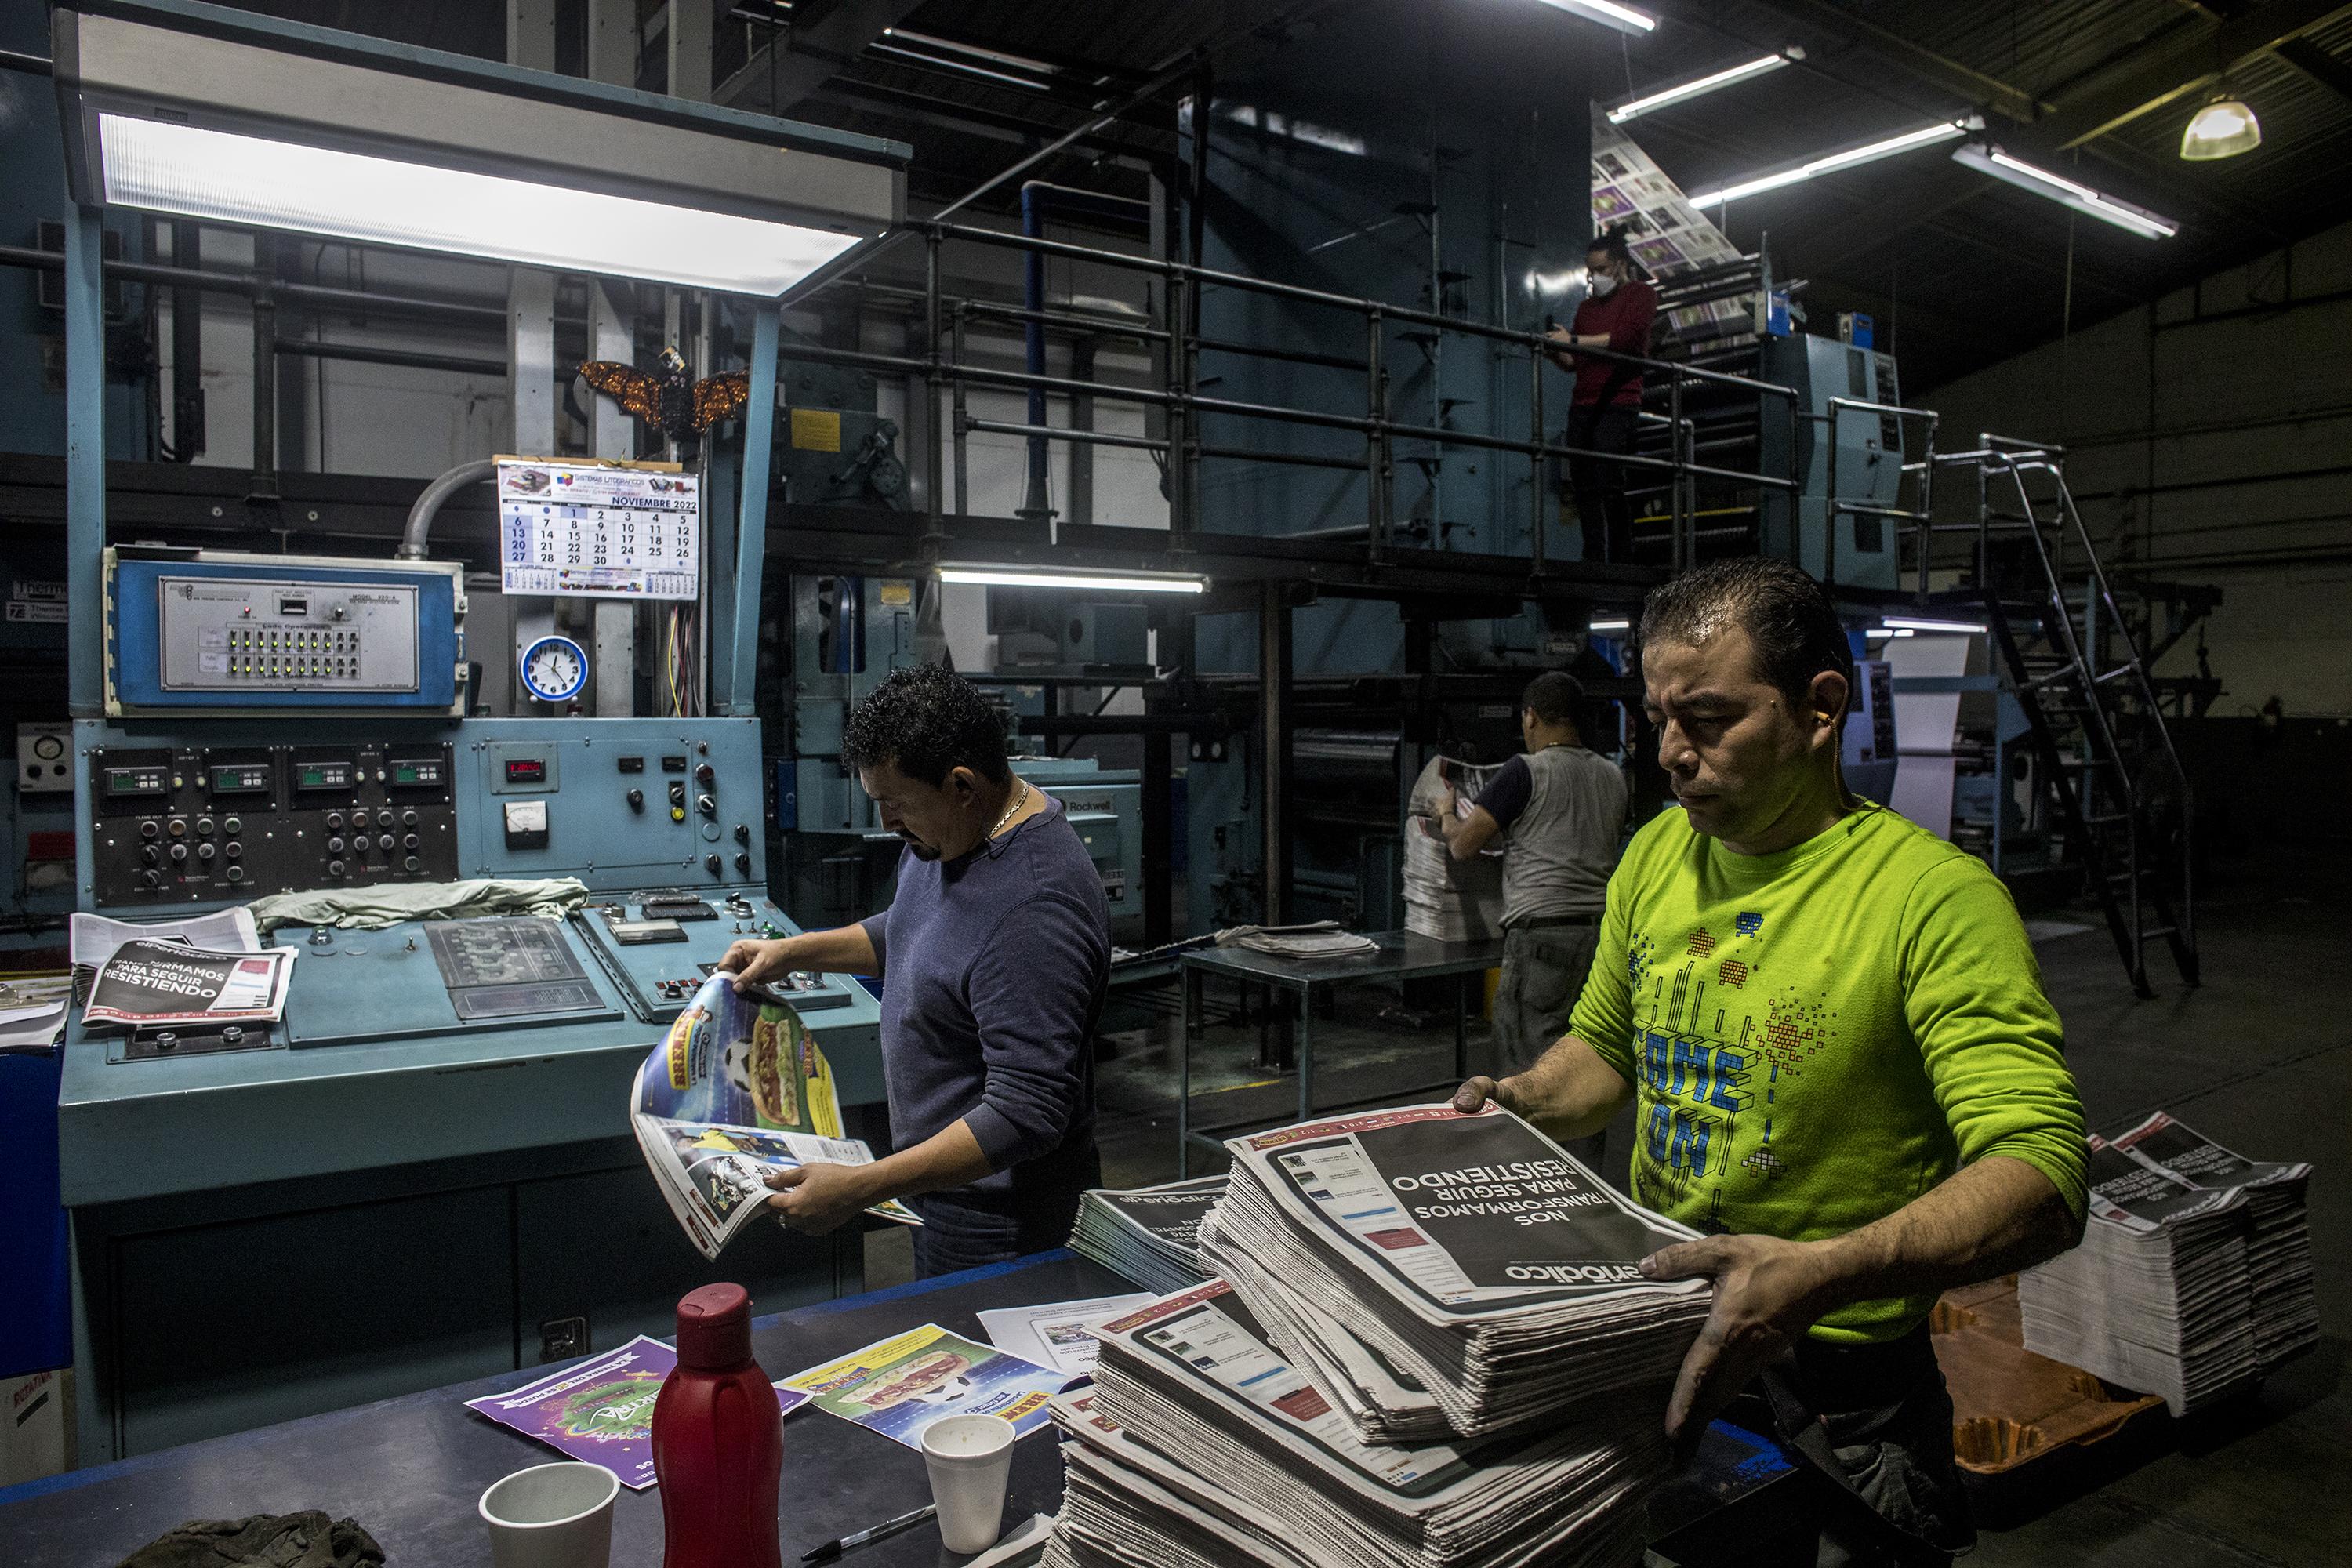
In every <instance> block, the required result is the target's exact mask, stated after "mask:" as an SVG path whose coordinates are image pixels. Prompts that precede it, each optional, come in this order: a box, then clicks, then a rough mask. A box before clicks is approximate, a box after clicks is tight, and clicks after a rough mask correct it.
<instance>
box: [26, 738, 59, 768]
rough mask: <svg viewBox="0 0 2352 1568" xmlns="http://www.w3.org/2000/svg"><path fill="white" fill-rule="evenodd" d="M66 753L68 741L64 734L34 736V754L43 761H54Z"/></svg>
mask: <svg viewBox="0 0 2352 1568" xmlns="http://www.w3.org/2000/svg"><path fill="white" fill-rule="evenodd" d="M65 754H66V742H65V737H64V736H62V735H37V736H35V737H34V739H33V755H35V756H37V757H38V758H40V759H41V761H43V762H45V763H54V762H56V761H57V760H58V758H59V757H62V756H64V755H65Z"/></svg>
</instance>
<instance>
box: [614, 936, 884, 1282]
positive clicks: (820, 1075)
mask: <svg viewBox="0 0 2352 1568" xmlns="http://www.w3.org/2000/svg"><path fill="white" fill-rule="evenodd" d="M629 1125H630V1127H631V1129H632V1130H633V1131H635V1133H636V1137H637V1147H638V1149H639V1150H640V1151H641V1152H643V1153H644V1154H645V1157H646V1164H647V1165H648V1166H650V1167H651V1168H652V1170H653V1173H654V1180H655V1182H656V1184H659V1186H660V1187H661V1190H662V1196H663V1197H665V1198H666V1199H667V1200H668V1202H669V1206H670V1212H671V1213H672V1214H674V1215H677V1223H678V1225H679V1226H681V1227H682V1228H684V1230H685V1231H686V1234H687V1237H688V1239H690V1240H691V1241H693V1243H694V1245H695V1246H697V1247H700V1248H701V1249H702V1255H703V1256H704V1257H705V1258H717V1257H718V1256H719V1253H720V1251H721V1250H723V1249H724V1248H725V1247H726V1246H727V1244H728V1243H729V1242H730V1241H732V1240H734V1239H735V1237H736V1236H737V1235H738V1234H739V1233H740V1232H741V1231H742V1230H743V1229H744V1227H746V1226H749V1225H751V1223H752V1222H753V1221H754V1220H756V1219H758V1218H759V1217H760V1216H761V1215H764V1214H767V1213H768V1212H769V1210H768V1205H767V1203H766V1199H767V1196H768V1186H767V1176H768V1174H769V1173H771V1172H772V1171H791V1170H797V1169H799V1168H800V1167H801V1166H803V1165H809V1164H835V1165H865V1164H870V1163H873V1159H874V1151H873V1150H871V1149H869V1148H867V1147H866V1143H865V1142H864V1141H863V1140H862V1139H856V1138H847V1137H844V1136H843V1135H842V1129H841V1100H840V1097H839V1094H838V1092H837V1091H836V1089H835V1086H834V1080H833V1068H832V1067H831V1066H830V1065H829V1064H827V1062H826V1061H825V1059H824V1051H823V1050H821V1049H820V1048H818V1046H817V1043H816V1039H815V1037H814V1036H812V1035H811V1034H810V1033H809V1032H808V1030H807V1028H806V1027H805V1026H803V1024H802V1023H801V1020H800V1016H799V1015H798V1014H796V1013H794V1012H793V1009H792V1007H791V1006H790V1005H788V1004H786V1003H785V1002H784V1001H782V999H781V998H779V997H777V996H774V995H772V994H769V993H767V992H764V991H761V990H758V989H756V988H755V989H754V990H752V991H751V992H749V993H741V994H739V993H738V992H737V991H736V989H735V977H734V976H733V975H731V974H727V973H719V974H714V975H712V976H711V977H710V978H709V980H707V981H705V982H704V983H703V985H702V989H701V990H700V991H699V992H697V993H696V994H695V998H694V1002H693V1005H690V1006H689V1007H688V1008H687V1010H686V1011H685V1012H684V1013H681V1014H679V1015H678V1017H677V1022H676V1023H674V1024H672V1025H671V1026H670V1027H669V1036H668V1037H667V1038H666V1039H665V1040H663V1042H662V1043H661V1044H660V1045H659V1046H657V1047H655V1048H654V1050H653V1052H652V1053H651V1054H650V1055H648V1056H647V1057H646V1060H645V1065H644V1066H642V1067H640V1068H638V1069H637V1081H636V1084H635V1087H634V1088H633V1089H631V1090H630V1094H629ZM866 1212H867V1213H868V1214H873V1215H879V1216H881V1217H882V1218H884V1219H889V1220H896V1221H898V1223H899V1224H901V1225H920V1224H922V1221H921V1220H920V1219H919V1218H918V1217H916V1215H915V1214H914V1213H913V1211H912V1210H910V1209H908V1208H907V1207H906V1206H905V1205H901V1204H899V1203H897V1202H895V1201H894V1202H891V1203H886V1204H879V1205H876V1206H875V1207H873V1208H871V1209H868V1210H867V1211H866Z"/></svg>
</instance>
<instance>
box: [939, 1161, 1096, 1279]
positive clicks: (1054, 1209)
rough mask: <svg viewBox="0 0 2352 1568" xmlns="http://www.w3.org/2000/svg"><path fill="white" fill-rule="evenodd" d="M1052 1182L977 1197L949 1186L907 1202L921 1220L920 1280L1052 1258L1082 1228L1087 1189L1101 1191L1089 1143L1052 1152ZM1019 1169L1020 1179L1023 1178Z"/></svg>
mask: <svg viewBox="0 0 2352 1568" xmlns="http://www.w3.org/2000/svg"><path fill="white" fill-rule="evenodd" d="M1038 1163H1040V1164H1046V1163H1050V1164H1051V1165H1052V1166H1053V1176H1052V1179H1051V1180H1050V1181H1047V1180H1039V1179H1036V1178H1037V1177H1039V1176H1042V1175H1043V1174H1044V1173H1043V1172H1039V1173H1034V1174H1033V1175H1032V1179H1030V1180H1028V1181H1024V1182H1021V1183H1020V1184H1019V1190H1018V1191H1017V1192H1015V1193H1011V1194H1004V1193H986V1194H982V1193H975V1192H974V1191H972V1189H971V1188H970V1187H951V1188H950V1189H949V1190H948V1191H946V1192H943V1193H931V1194H928V1195H926V1196H923V1197H919V1198H908V1200H907V1206H908V1208H911V1209H913V1210H914V1211H915V1212H916V1213H917V1214H919V1215H922V1216H923V1223H922V1224H921V1225H919V1226H916V1227H915V1233H914V1237H913V1240H914V1244H915V1278H916V1279H932V1278H935V1277H936V1276H938V1275H941V1274H953V1273H956V1272H957V1271H959V1270H961V1269H965V1268H980V1267H982V1265H984V1264H990V1263H1008V1262H1010V1261H1012V1260H1013V1258H1026V1257H1028V1256H1029V1255H1030V1254H1031V1253H1033V1252H1048V1251H1051V1250H1052V1249H1053V1248H1055V1247H1060V1246H1061V1245H1063V1244H1064V1243H1065V1242H1066V1241H1068V1240H1069V1239H1070V1229H1071V1227H1072V1226H1075V1225H1076V1223H1077V1219H1078V1199H1079V1197H1080V1195H1081V1194H1084V1193H1085V1192H1086V1190H1087V1188H1088V1187H1098V1186H1100V1185H1102V1159H1101V1156H1100V1155H1098V1154H1097V1152H1096V1151H1095V1147H1094V1144H1093V1142H1091V1141H1089V1142H1087V1144H1085V1145H1084V1146H1083V1147H1082V1148H1080V1149H1076V1150H1065V1151H1063V1152H1060V1153H1057V1154H1049V1155H1047V1156H1045V1160H1044V1161H1041V1162H1038ZM1019 1174H1020V1171H1019V1170H1018V1169H1016V1178H1017V1177H1018V1175H1019Z"/></svg>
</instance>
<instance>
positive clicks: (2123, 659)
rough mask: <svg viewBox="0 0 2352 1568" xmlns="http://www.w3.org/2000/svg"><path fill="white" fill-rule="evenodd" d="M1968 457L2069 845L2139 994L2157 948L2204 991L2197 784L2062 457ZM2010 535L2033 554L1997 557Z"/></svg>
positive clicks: (2021, 687)
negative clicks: (1999, 543)
mask: <svg viewBox="0 0 2352 1568" xmlns="http://www.w3.org/2000/svg"><path fill="white" fill-rule="evenodd" d="M1968 457H1969V458H1973V459H1974V466H1975V468H1976V469H1977V479H1978V487H1979V488H1978V498H1979V505H1978V517H1979V522H1978V545H1977V563H1976V582H1977V588H1978V590H1979V593H1980V594H1981V595H1982V596H1983V601H1984V607H1985V614H1986V616H1987V617H1988V622H1987V624H1988V628H1989V629H1990V632H1991V633H1992V637H1993V641H1994V644H1995V646H1996V647H1998V648H1999V649H2000V657H2001V660H2002V662H2003V664H2004V665H2005V666H2006V667H2007V670H2008V674H2009V679H2010V684H2011V689H2012V692H2013V694H2014V695H2015V697H2016V699H2017V701H2018V705H2019V707H2020V708H2021V709H2022V710H2023V711H2024V714H2025V718H2026V721H2027V725H2028V727H2029V729H2030V730H2031V731H2032V743H2033V747H2034V752H2035V756H2036V759H2037V763H2038V768H2037V771H2038V772H2039V773H2041V775H2042V784H2043V785H2044V787H2045V788H2047V789H2048V790H2049V791H2050V793H2051V795H2052V798H2053V802H2054V804H2055V805H2057V808H2058V812H2059V816H2060V820H2061V821H2062V822H2063V824H2064V826H2065V831H2066V837H2067V839H2068V842H2069V843H2071V844H2074V845H2076V846H2079V852H2080V854H2081V856H2082V859H2083V863H2084V869H2085V871H2086V872H2087V873H2088V875H2089V878H2090V881H2091V886H2092V889H2093V891H2094V892H2095V894H2096V895H2097V897H2098V900H2099V903H2100V907H2101V908H2102V910H2104V911H2105V914H2106V918H2107V929H2108V931H2110V932H2111V933H2112V934H2113V936H2114V937H2115V942H2116V952H2118V953H2119V954H2120V955H2121V956H2122V958H2123V961H2124V968H2125V970H2126V973H2128V974H2129V975H2130V976H2131V983H2132V989H2133V990H2134V991H2135V992H2137V994H2139V995H2141V996H2143V997H2146V996H2153V995H2154V994H2156V993H2155V990H2154V988H2153V987H2151V986H2150V985H2149V984H2148V979H2147V945H2148V944H2149V943H2150V942H2158V941H2161V942H2164V943H2165V944H2166V945H2167V946H2168V948H2170V949H2171V952H2172V962H2173V963H2174V965H2175V966H2176V967H2177V968H2178V969H2179V972H2180V978H2181V980H2182V981H2183V982H2184V983H2185V984H2189V985H2195V984H2198V969H2197V935H2196V925H2195V908H2196V906H2195V881H2194V868H2193V839H2192V833H2193V829H2194V822H2195V816H2194V813H2193V811H2192V809H2191V807H2192V802H2191V800H2190V797H2189V781H2188V776H2187V774H2186V773H2183V771H2182V769H2181V766H2180V756H2179V752H2177V751H2175V750H2174V748H2173V743H2172V735H2171V732H2170V731H2168V729H2167V728H2166V727H2165V723H2164V715H2163V711H2162V710H2161V708H2160V706H2159V704H2158V699H2157V693H2156V689H2155V687H2154V686H2153V685H2152V684H2151V682H2150V681H2149V679H2148V673H2147V660H2146V658H2143V657H2142V655H2141V653H2140V650H2139V647H2138V645H2137V642H2136V641H2135V639H2134V638H2133V637H2132V633H2131V627H2130V624H2129V622H2128V621H2127V620H2126V617H2125V615H2124V612H2123V607H2122V605H2120V604H2119V603H2118V601H2117V599H2116V593H2115V590H2114V588H2113V587H2112V586H2111V585H2110V584H2109V583H2108V581H2107V574H2106V571H2105V568H2104V567H2103V566H2102V565H2101V564H2100V563H2099V556H2098V552H2097V550H2096V549H2095V548H2094V546H2093V545H2092V542H2091V536H2090V533H2089V531H2088V530H2086V529H2085V528H2084V526H2083V518H2082V514H2081V513H2080V512H2079V511H2078V510H2075V506H2074V495H2073V493H2072V492H2071V491H2070V490H2068V489H2067V488H2066V476H2065V473H2064V471H2063V468H2062V463H2063V453H2061V452H2060V451H2059V450H2058V449H2056V448H2053V447H2039V446H2031V445H2028V444H2025V443H2021V442H2016V441H2011V440H2009V439H2006V438H2004V437H1996V436H1986V437H1982V447H1981V448H1980V449H1979V451H1977V452H1973V453H1970V454H1968ZM2011 538H2014V539H2021V540H2023V541H2025V542H2027V543H2028V545H2029V548H2028V549H2026V550H2025V551H2023V552H2007V553H2008V554H2009V555H2010V556H2011V561H2003V560H2001V559H1999V558H1998V557H1997V556H1996V553H1995V551H1994V542H1995V541H1996V540H2007V539H2011ZM2018 556H2021V557H2022V560H2021V561H2016V559H2015V558H2016V557H2018ZM2012 562H2013V563H2014V564H2012ZM2005 568H2007V569H2008V575H2009V578H2010V580H2008V581H2004V569H2005ZM2070 752H2071V754H2070Z"/></svg>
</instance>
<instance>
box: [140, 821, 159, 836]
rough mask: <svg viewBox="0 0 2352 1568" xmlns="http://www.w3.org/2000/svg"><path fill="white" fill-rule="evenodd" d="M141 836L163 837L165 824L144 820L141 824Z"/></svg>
mask: <svg viewBox="0 0 2352 1568" xmlns="http://www.w3.org/2000/svg"><path fill="white" fill-rule="evenodd" d="M139 837H142V838H161V837H163V824H162V823H160V822H153V821H148V822H142V823H141V824H140V825H139Z"/></svg>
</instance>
